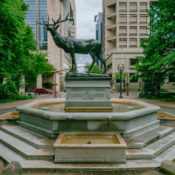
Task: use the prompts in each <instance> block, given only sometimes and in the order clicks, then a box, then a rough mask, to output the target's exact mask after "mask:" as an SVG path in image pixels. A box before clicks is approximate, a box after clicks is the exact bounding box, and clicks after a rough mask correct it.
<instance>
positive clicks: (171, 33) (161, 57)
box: [136, 0, 175, 96]
mask: <svg viewBox="0 0 175 175" xmlns="http://www.w3.org/2000/svg"><path fill="white" fill-rule="evenodd" d="M174 11H175V1H174V0H159V1H158V3H157V5H156V6H151V10H150V12H149V17H150V19H151V22H150V35H149V37H148V38H147V39H143V40H142V42H141V45H142V47H143V49H144V52H143V53H144V56H143V57H139V63H138V64H137V65H136V69H137V71H138V72H139V76H140V78H141V79H142V82H143V85H144V89H143V92H142V95H143V96H147V95H151V96H159V93H160V89H161V86H162V85H163V84H164V80H165V79H166V78H167V76H168V75H170V74H173V73H175V57H174V55H175V52H174V49H175V15H174Z"/></svg>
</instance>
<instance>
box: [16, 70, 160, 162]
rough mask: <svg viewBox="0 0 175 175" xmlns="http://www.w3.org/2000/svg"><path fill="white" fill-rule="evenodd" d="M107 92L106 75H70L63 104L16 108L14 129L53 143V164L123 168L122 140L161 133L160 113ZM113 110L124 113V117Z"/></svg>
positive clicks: (46, 102)
mask: <svg viewBox="0 0 175 175" xmlns="http://www.w3.org/2000/svg"><path fill="white" fill-rule="evenodd" d="M110 91H111V89H110V77H109V76H108V75H106V74H100V75H98V74H87V73H86V74H79V73H68V74H67V75H66V99H50V100H42V101H40V100H39V101H34V102H32V103H29V104H26V105H23V106H20V107H18V108H17V111H19V113H20V118H19V121H17V123H18V124H19V125H20V126H21V127H24V128H26V129H28V130H31V131H34V132H37V133H40V134H42V135H44V136H46V137H49V138H53V139H56V141H55V144H54V157H55V158H54V160H55V162H62V163H63V162H64V163H65V162H74V163H75V162H82V163H84V162H86V163H87V162H91V163H92V162H93V163H94V162H96V163H102V162H103V163H126V148H127V144H126V143H125V140H124V139H125V138H130V137H133V136H135V135H137V134H139V133H144V132H146V131H147V130H150V129H152V128H155V127H159V121H158V120H157V111H158V110H159V109H160V108H159V107H157V106H154V105H150V104H147V103H144V102H140V101H137V100H121V99H120V100H119V99H111V93H110ZM117 105H120V108H121V109H123V108H126V109H127V110H126V109H125V110H126V111H125V112H122V110H121V111H120V108H117ZM52 107H55V108H56V109H57V110H56V111H54V108H53V109H52ZM49 110H50V111H49ZM122 137H123V138H122ZM85 138H87V139H85ZM94 138H95V140H94ZM83 139H85V140H86V141H85V142H82V140H83ZM65 140H67V141H65ZM111 140H113V141H111Z"/></svg>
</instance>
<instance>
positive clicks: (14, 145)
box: [0, 130, 54, 160]
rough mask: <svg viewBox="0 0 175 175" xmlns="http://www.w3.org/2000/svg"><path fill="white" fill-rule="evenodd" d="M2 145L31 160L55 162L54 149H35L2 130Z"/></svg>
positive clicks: (0, 132) (0, 139)
mask: <svg viewBox="0 0 175 175" xmlns="http://www.w3.org/2000/svg"><path fill="white" fill-rule="evenodd" d="M0 143H2V144H4V145H5V146H7V147H9V148H10V149H12V150H13V151H15V152H16V153H18V154H20V155H21V156H23V157H25V158H26V159H30V160H40V159H43V160H53V159H54V152H53V150H52V149H36V148H35V147H33V146H31V145H29V144H27V143H25V142H23V141H21V140H19V139H17V138H15V137H13V136H12V135H9V134H7V133H6V132H4V131H2V130H0Z"/></svg>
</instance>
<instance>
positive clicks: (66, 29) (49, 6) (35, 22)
mask: <svg viewBox="0 0 175 175" xmlns="http://www.w3.org/2000/svg"><path fill="white" fill-rule="evenodd" d="M24 2H25V3H26V4H28V6H29V9H28V10H27V14H26V22H27V23H28V24H29V26H31V28H32V31H33V33H34V35H35V39H36V41H37V50H42V51H43V52H47V53H48V57H47V59H48V61H49V62H50V63H51V64H52V65H53V66H54V67H55V68H56V70H57V73H56V74H55V73H52V74H49V75H48V76H45V77H43V76H42V75H40V76H39V77H38V79H37V83H36V87H37V88H41V87H43V86H44V87H47V88H52V85H53V84H54V83H55V79H56V84H57V91H60V90H64V76H65V71H63V70H65V69H68V68H69V66H70V65H71V58H70V55H69V54H65V52H64V51H63V50H62V49H59V48H58V47H57V46H56V45H55V43H54V41H53V39H52V36H51V35H50V33H49V32H48V31H47V30H46V27H45V26H44V25H41V23H42V19H44V20H45V21H47V20H48V16H49V18H50V21H49V22H50V23H52V20H51V19H52V18H53V19H55V20H57V19H58V18H59V16H60V15H61V17H62V18H65V17H66V16H67V14H68V13H69V12H71V13H70V15H73V16H74V19H76V13H75V11H76V9H75V0H64V1H63V0H60V1H59V0H24ZM58 32H59V33H60V34H61V35H63V36H72V37H75V35H76V27H75V22H74V24H72V23H70V22H65V23H61V24H60V27H59V29H58ZM55 75H56V78H55Z"/></svg>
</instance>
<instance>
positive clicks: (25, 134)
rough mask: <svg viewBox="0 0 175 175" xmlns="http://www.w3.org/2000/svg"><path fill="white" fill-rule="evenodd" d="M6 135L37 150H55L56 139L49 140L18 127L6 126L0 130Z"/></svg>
mask: <svg viewBox="0 0 175 175" xmlns="http://www.w3.org/2000/svg"><path fill="white" fill-rule="evenodd" d="M0 129H1V130H2V131H4V132H5V133H7V134H9V135H11V136H13V137H16V138H18V139H19V140H22V141H23V142H26V143H28V144H30V145H32V146H33V147H35V148H39V149H53V145H54V143H55V139H48V138H46V137H44V136H42V135H39V134H37V133H34V132H32V131H29V130H27V129H25V128H22V127H20V126H18V125H13V124H6V125H5V124H4V125H2V126H1V128H0Z"/></svg>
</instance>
